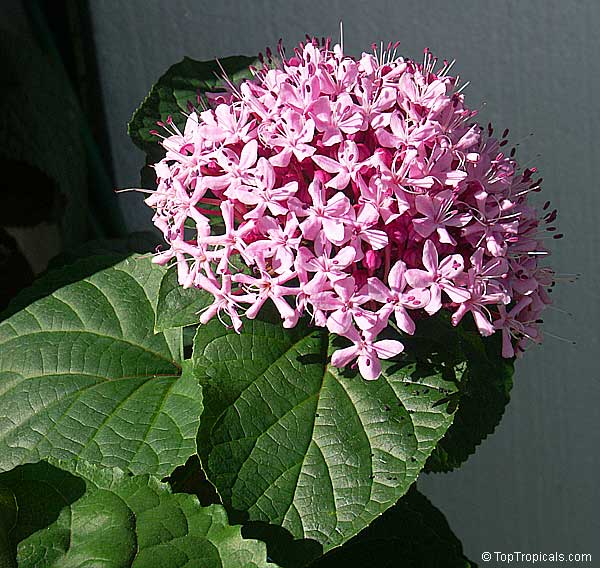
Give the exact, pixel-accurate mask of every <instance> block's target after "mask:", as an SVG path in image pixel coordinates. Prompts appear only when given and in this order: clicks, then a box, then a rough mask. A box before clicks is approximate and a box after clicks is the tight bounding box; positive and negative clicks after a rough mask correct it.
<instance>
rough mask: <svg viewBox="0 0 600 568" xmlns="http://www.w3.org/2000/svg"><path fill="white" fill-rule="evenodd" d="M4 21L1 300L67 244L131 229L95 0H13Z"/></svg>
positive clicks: (0, 40)
mask: <svg viewBox="0 0 600 568" xmlns="http://www.w3.org/2000/svg"><path fill="white" fill-rule="evenodd" d="M0 31H1V32H2V33H1V34H0V65H1V70H2V73H1V74H0V136H2V140H3V144H2V145H1V146H0V165H1V166H2V172H3V175H2V176H1V178H0V179H1V181H0V192H1V193H2V198H3V203H4V207H3V210H2V213H1V214H0V274H2V277H1V278H0V309H1V308H3V307H4V306H6V305H7V303H8V301H9V300H10V299H11V298H12V297H14V295H15V294H16V293H17V292H18V291H19V290H20V289H22V288H23V287H25V286H27V285H29V284H30V283H31V281H32V280H33V278H34V276H35V275H37V274H39V273H40V272H42V271H44V270H45V268H46V266H47V264H48V262H49V261H50V260H51V259H52V258H53V257H54V256H55V255H57V254H58V253H60V252H61V251H65V250H69V249H71V248H73V247H75V246H79V245H81V244H82V243H85V242H87V241H88V240H90V239H98V238H115V237H123V236H124V235H125V234H126V233H125V225H124V222H123V218H122V216H121V212H120V209H119V205H118V203H117V200H116V196H115V194H114V182H113V173H112V165H111V159H110V151H109V146H108V143H107V132H106V126H105V119H104V112H103V105H102V100H101V98H100V95H99V93H100V91H101V90H100V88H99V76H98V71H97V65H96V58H95V49H94V43H93V36H92V33H91V25H90V18H89V10H88V3H87V2H86V1H74V0H51V1H50V0H22V1H21V2H14V4H12V5H11V7H10V10H8V9H7V11H6V14H5V15H4V18H3V19H2V22H0Z"/></svg>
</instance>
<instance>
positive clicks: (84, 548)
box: [0, 461, 274, 568]
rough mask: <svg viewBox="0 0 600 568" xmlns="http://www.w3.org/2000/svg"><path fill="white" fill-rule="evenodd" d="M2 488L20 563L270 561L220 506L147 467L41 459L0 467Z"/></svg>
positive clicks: (63, 566)
mask: <svg viewBox="0 0 600 568" xmlns="http://www.w3.org/2000/svg"><path fill="white" fill-rule="evenodd" d="M59 468H60V469H59ZM0 488H2V489H3V490H4V492H5V493H6V492H10V493H12V495H13V502H15V503H16V504H17V507H18V513H17V516H16V522H15V523H14V526H13V528H12V530H11V531H10V537H11V540H12V545H13V547H15V545H16V549H17V559H18V563H19V566H20V567H22V568H29V567H31V568H46V567H56V568H59V567H60V568H68V567H71V566H72V567H75V566H102V567H109V566H110V567H111V568H117V567H119V568H120V567H127V566H132V567H134V568H153V567H156V568H182V567H186V566H189V567H190V568H191V567H193V566H206V567H209V568H213V567H214V568H218V567H237V566H239V567H242V566H243V567H248V568H252V567H254V568H262V567H269V566H272V567H274V565H273V564H269V563H267V561H266V549H265V545H264V544H263V543H259V542H257V541H252V540H244V539H242V537H241V534H240V527H234V526H230V525H229V523H228V521H227V515H226V513H225V510H224V509H223V507H221V506H218V505H212V506H210V507H201V506H200V504H199V503H198V500H197V499H196V498H195V497H193V496H191V495H173V494H172V493H171V492H170V490H169V488H168V485H166V484H163V483H160V482H159V481H158V480H157V479H156V478H154V477H151V476H148V475H144V476H136V477H130V476H127V475H126V474H124V473H123V472H122V471H120V470H118V469H104V468H98V467H96V466H93V465H91V464H87V463H85V462H60V461H52V464H48V463H45V462H40V463H36V464H33V465H31V464H29V465H25V466H21V467H18V468H17V469H15V470H12V471H10V472H9V473H5V474H3V475H1V476H0ZM0 494H1V493H0Z"/></svg>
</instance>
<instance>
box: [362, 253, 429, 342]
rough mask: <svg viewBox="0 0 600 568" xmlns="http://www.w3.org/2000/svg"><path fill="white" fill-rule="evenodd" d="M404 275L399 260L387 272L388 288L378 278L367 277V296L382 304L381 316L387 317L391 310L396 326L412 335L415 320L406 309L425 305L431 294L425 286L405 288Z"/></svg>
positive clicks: (404, 272) (402, 263) (403, 268)
mask: <svg viewBox="0 0 600 568" xmlns="http://www.w3.org/2000/svg"><path fill="white" fill-rule="evenodd" d="M405 275H406V264H404V262H402V261H401V260H399V261H398V262H396V264H394V266H393V267H392V269H391V270H390V273H389V274H388V278H387V281H388V286H389V288H388V287H387V286H385V284H383V282H381V280H379V278H369V296H370V297H371V298H373V299H374V300H377V301H378V302H381V303H382V304H383V307H382V308H381V312H382V316H383V317H389V315H390V314H391V313H392V312H393V313H394V316H395V318H396V324H397V326H398V327H399V328H400V329H401V330H402V331H404V332H405V333H408V334H409V335H413V334H414V332H415V322H414V321H413V320H412V318H411V317H410V316H409V315H408V311H407V310H418V309H420V308H425V307H427V306H428V305H429V303H430V302H431V294H430V292H429V290H427V289H426V288H407V282H406V278H405Z"/></svg>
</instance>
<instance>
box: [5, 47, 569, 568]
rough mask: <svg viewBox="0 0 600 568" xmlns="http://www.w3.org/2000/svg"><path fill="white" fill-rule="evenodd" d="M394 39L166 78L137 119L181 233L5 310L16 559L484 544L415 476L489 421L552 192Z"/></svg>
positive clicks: (164, 208) (60, 276)
mask: <svg viewBox="0 0 600 568" xmlns="http://www.w3.org/2000/svg"><path fill="white" fill-rule="evenodd" d="M395 48H396V46H390V47H388V49H387V50H384V49H376V48H374V49H373V53H372V54H369V53H363V54H362V56H361V57H360V58H359V59H354V58H351V57H349V56H348V55H346V54H344V53H343V50H342V48H341V47H340V46H334V47H332V46H331V44H330V42H329V41H328V40H326V41H321V42H319V41H317V40H314V39H308V40H307V41H306V42H305V43H304V44H301V45H299V46H298V47H297V48H295V49H294V51H293V53H292V54H290V55H286V53H285V51H284V50H283V48H281V47H280V48H279V50H278V53H277V55H276V56H273V54H271V53H270V52H267V56H266V58H263V57H262V56H261V57H259V58H258V60H254V59H251V58H245V57H230V58H225V59H223V60H221V61H220V62H195V61H193V60H190V59H184V60H183V61H182V62H181V63H179V64H177V65H175V66H173V67H172V68H171V69H170V70H169V71H168V72H167V73H166V74H165V75H164V76H163V77H162V78H161V79H160V80H159V82H158V83H157V84H156V85H155V87H154V88H153V89H152V91H151V92H150V94H149V96H148V97H147V98H146V100H145V101H144V102H143V104H142V106H141V107H140V108H139V109H138V111H137V112H136V113H135V115H134V117H133V120H132V122H131V124H130V134H131V136H132V139H133V140H134V142H135V143H136V144H137V145H138V146H140V147H141V148H142V149H144V150H145V151H146V153H147V155H148V164H149V165H150V166H151V167H150V168H147V169H146V171H145V174H146V175H145V176H144V177H145V178H146V179H147V181H146V185H147V186H148V187H147V189H145V190H141V191H147V192H148V193H149V195H148V196H147V199H146V203H147V204H148V205H149V206H150V207H152V209H153V210H154V224H155V225H156V227H157V228H158V229H159V230H160V231H161V233H162V236H163V237H164V241H165V245H164V246H161V247H159V248H158V249H157V251H156V252H155V254H152V255H145V256H143V255H142V256H140V255H131V256H129V257H127V258H125V259H124V258H123V256H124V255H123V254H122V250H123V247H124V245H123V243H118V247H119V249H118V250H121V253H120V254H115V253H113V252H111V250H112V248H113V245H110V244H106V243H105V244H102V245H99V247H98V248H99V250H100V251H101V252H102V254H100V255H95V256H92V257H89V258H84V259H80V260H78V261H76V262H75V263H74V264H72V265H69V266H68V267H64V268H60V269H56V270H53V271H50V272H49V273H48V274H47V275H46V276H45V277H44V278H42V279H41V280H40V281H39V283H38V284H37V285H36V286H34V287H33V288H32V289H31V290H30V291H28V292H25V293H23V294H22V295H21V296H20V297H19V298H17V300H15V301H14V302H13V304H12V305H11V307H10V308H9V312H8V314H7V316H6V318H5V320H4V321H3V322H2V323H1V324H0V346H1V349H2V351H1V352H0V381H1V382H0V385H1V388H0V407H1V408H2V412H1V413H0V466H1V468H2V471H4V472H5V473H2V474H1V475H0V497H1V499H0V508H1V510H2V517H1V521H0V542H2V544H3V546H4V548H5V550H6V552H5V553H4V557H2V559H3V560H4V559H6V560H5V563H6V564H7V565H8V566H10V565H15V563H16V561H15V558H17V559H18V562H19V565H23V566H32V567H34V566H35V567H38V566H67V565H68V566H70V565H77V566H79V565H82V564H83V563H84V562H86V561H87V562H95V563H97V564H98V565H111V566H141V567H145V566H157V567H171V566H209V567H212V566H244V567H245V566H267V565H271V566H275V565H279V566H304V565H308V564H311V565H313V566H324V567H325V566H336V565H344V566H359V565H360V566H363V565H365V564H366V563H368V564H369V565H371V564H373V563H382V564H383V565H387V564H386V563H389V562H391V561H392V560H393V562H394V563H395V564H398V563H402V562H404V563H405V565H410V566H444V567H448V566H470V565H471V564H470V563H469V561H468V560H467V559H466V558H465V557H464V556H463V553H462V547H461V545H460V543H459V542H458V540H457V539H456V537H454V535H453V534H452V533H451V531H450V529H449V527H448V525H447V524H446V522H445V520H444V518H443V516H442V515H441V513H439V512H438V511H436V509H435V508H434V507H433V506H432V505H431V504H430V503H429V502H428V501H427V500H426V499H425V498H424V497H423V496H421V495H420V494H419V493H418V492H417V491H416V489H415V488H414V486H413V484H414V482H415V480H416V479H417V476H418V475H419V473H420V472H421V471H423V470H425V471H428V472H434V471H449V470H451V469H453V468H455V467H458V466H459V465H460V464H461V463H462V462H463V461H464V460H465V459H467V457H468V456H469V455H470V454H471V453H472V452H473V451H474V450H475V448H476V446H477V445H478V444H479V443H480V442H481V441H482V440H483V439H484V438H485V437H486V436H487V435H488V434H489V433H491V432H492V431H493V430H494V428H495V426H496V424H497V423H498V421H499V420H500V418H501V415H502V413H503V410H504V406H505V405H506V403H507V402H508V393H509V391H510V386H511V381H512V370H513V358H514V356H515V355H517V356H518V355H520V354H522V353H523V351H524V349H525V348H526V347H527V346H528V345H529V344H530V343H538V342H540V341H541V332H540V330H539V323H540V315H541V313H542V311H543V309H544V307H545V306H546V305H547V304H549V303H550V300H549V296H548V289H549V288H550V287H551V286H552V284H553V279H554V278H553V272H552V270H551V269H549V268H545V267H542V266H541V265H540V264H539V261H540V259H543V257H544V256H545V255H546V254H547V250H546V248H545V247H544V245H543V244H542V243H543V241H542V235H541V232H542V229H543V228H545V229H547V230H548V231H554V230H555V227H554V226H552V224H553V222H554V219H555V217H556V213H555V212H554V211H549V210H548V204H546V205H544V207H543V209H542V212H541V213H540V212H539V211H538V210H537V209H536V208H535V207H534V205H533V203H531V201H530V199H529V197H530V194H531V193H534V192H537V191H539V189H540V180H536V179H534V174H535V169H534V168H530V169H525V170H520V169H519V168H518V165H517V163H516V161H515V159H514V150H513V151H510V152H509V153H506V152H505V149H504V147H505V146H506V144H507V139H506V136H507V131H505V132H504V133H503V135H502V137H501V138H500V139H497V138H495V137H494V136H493V130H492V128H491V126H488V128H487V130H484V129H483V128H482V127H480V126H479V125H478V124H477V123H476V122H474V116H475V112H474V111H472V110H470V109H469V108H468V107H467V106H466V105H465V99H464V94H463V92H462V90H463V89H462V88H461V87H460V86H459V81H458V78H457V77H455V76H452V75H451V74H450V72H451V67H452V64H449V63H448V62H443V63H442V64H438V61H437V59H435V58H434V57H433V56H432V55H431V54H430V53H429V52H428V51H425V55H424V60H423V62H422V63H417V62H415V61H411V60H408V59H404V58H401V57H397V56H396V51H395ZM157 125H158V127H159V128H160V130H156V128H157ZM157 137H158V138H157ZM148 171H150V172H151V173H152V174H153V175H152V176H151V177H150V176H148V175H147V174H148ZM544 225H545V227H544ZM557 236H559V235H557ZM92 248H93V247H92ZM150 257H151V258H150ZM40 500H41V503H40ZM40 511H43V514H41V515H40V514H39V512H40ZM230 523H231V524H230ZM42 529H43V530H42ZM69 535H72V537H69ZM117 543H118V545H117Z"/></svg>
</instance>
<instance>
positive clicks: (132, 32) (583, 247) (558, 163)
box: [90, 0, 600, 566]
mask: <svg viewBox="0 0 600 568" xmlns="http://www.w3.org/2000/svg"><path fill="white" fill-rule="evenodd" d="M90 4H91V10H92V17H93V26H94V34H95V41H96V44H97V49H98V57H99V65H100V73H101V80H102V85H103V96H104V101H105V105H106V114H107V117H108V121H109V129H110V137H111V145H112V154H113V159H114V162H115V168H116V173H117V182H118V185H119V186H120V187H132V186H133V187H135V186H137V184H138V183H139V177H138V171H139V168H140V167H141V165H142V163H143V156H142V154H141V153H140V152H139V151H138V150H136V149H135V147H134V146H133V145H132V144H131V143H130V142H129V140H128V138H127V134H126V123H127V121H128V119H129V117H130V116H131V113H132V112H133V110H134V109H135V107H136V106H137V105H138V104H139V102H140V101H141V100H142V98H143V97H144V96H145V94H146V93H147V92H148V90H149V89H150V87H151V85H152V83H153V82H154V81H155V80H156V79H157V78H158V77H159V75H161V74H162V73H163V72H164V71H165V70H166V69H167V67H168V66H169V65H171V64H172V63H174V62H176V61H178V60H180V59H181V58H182V57H183V56H184V55H189V56H191V57H194V58H197V59H208V58H213V57H215V56H225V55H229V54H237V53H243V54H254V53H256V52H258V51H260V50H263V49H264V47H265V46H266V45H271V46H274V45H275V44H276V42H277V40H278V38H279V37H283V38H284V39H285V41H286V44H287V45H288V46H291V45H293V44H294V43H296V42H298V41H299V40H301V39H302V38H303V36H304V34H305V33H310V34H312V35H319V36H321V35H332V36H334V37H337V36H338V27H339V21H340V20H343V21H344V36H345V37H344V41H345V46H346V51H348V52H350V53H353V54H356V55H358V54H360V52H361V51H362V50H363V49H365V50H368V49H369V46H370V45H371V43H372V42H373V41H377V40H380V39H382V40H385V41H388V40H396V39H399V40H400V41H401V50H402V51H403V53H404V54H405V55H409V56H412V57H420V54H421V52H422V49H423V48H424V47H426V46H427V47H430V48H431V49H432V50H433V51H434V53H436V54H438V55H440V56H442V58H443V57H446V58H448V59H452V58H455V59H456V60H457V64H456V67H455V70H457V71H458V72H459V73H460V74H461V75H462V76H463V77H464V79H465V80H470V81H471V85H470V86H469V87H468V90H467V98H468V101H469V102H470V104H471V106H472V107H474V108H477V107H479V106H480V103H481V102H482V101H484V102H485V103H486V104H485V107H484V108H483V112H482V115H481V120H482V121H485V122H487V121H488V120H491V121H492V122H493V123H494V124H496V125H497V127H498V128H499V129H500V130H502V129H503V128H504V127H510V128H511V141H519V140H521V145H520V150H519V153H518V155H517V156H518V157H519V158H520V160H521V161H522V162H526V161H528V160H530V159H531V160H534V161H535V163H536V165H538V166H539V167H540V169H541V172H542V175H543V176H544V178H545V180H546V181H545V184H544V188H545V197H546V198H548V199H551V200H552V201H553V203H554V204H555V205H556V206H557V207H558V208H559V210H560V228H561V230H562V231H563V232H564V233H565V234H566V235H567V238H566V239H564V240H563V241H558V242H557V241H554V243H555V246H554V251H555V255H554V257H553V264H554V266H555V267H556V268H557V270H558V271H559V272H582V273H583V276H582V277H581V279H580V280H579V281H578V282H576V283H575V284H564V285H562V286H560V287H559V288H558V290H557V291H556V294H555V301H556V305H557V306H558V307H560V308H561V309H563V310H566V311H568V312H571V313H572V316H568V315H567V314H565V313H563V312H560V311H557V310H552V311H551V313H550V314H549V315H548V316H547V317H546V322H547V324H546V330H548V331H549V332H552V333H555V334H558V335H561V336H564V337H566V338H569V339H570V340H575V341H577V345H576V346H575V347H573V346H571V345H570V344H568V343H564V342H561V341H558V340H554V339H552V338H550V337H548V338H547V340H546V343H545V344H544V345H543V347H541V348H537V349H533V350H532V351H531V352H529V353H528V354H527V357H526V358H525V359H524V360H523V361H521V362H520V363H519V364H518V367H517V376H516V385H515V388H514V390H513V395H512V398H513V400H512V402H511V404H510V406H509V408H508V410H507V413H506V415H505V417H504V420H503V421H502V423H501V425H500V426H499V428H498V429H497V431H496V432H495V433H494V435H493V436H491V437H490V438H489V439H488V440H486V441H485V443H484V444H483V445H482V446H481V447H480V448H479V450H478V452H477V454H476V455H475V456H473V457H472V458H471V459H470V460H469V461H468V463H467V464H466V465H465V466H464V467H463V468H462V469H460V470H459V471H457V472H455V473H451V474H446V475H437V476H424V477H423V478H422V479H421V480H420V481H419V485H420V487H421V489H422V490H423V491H424V492H425V493H426V494H427V495H428V496H430V498H431V499H432V501H433V502H434V503H435V504H436V505H437V506H438V507H439V508H440V509H441V510H442V511H444V513H445V514H446V516H447V518H448V520H449V522H450V524H451V526H452V527H453V529H454V530H455V532H456V533H457V535H458V536H459V537H460V538H461V539H462V540H463V542H464V545H465V549H466V553H467V555H469V556H470V557H472V558H473V559H474V560H479V558H480V557H481V553H482V552H483V551H487V550H490V551H505V552H507V551H514V550H520V551H529V552H535V551H544V552H551V551H563V552H590V553H593V554H594V556H595V561H594V563H593V564H592V565H594V566H600V543H599V542H598V538H597V537H598V536H599V535H600V515H599V513H598V509H599V506H600V499H599V489H598V484H597V481H598V466H599V465H600V464H599V458H598V448H599V446H600V430H599V428H598V422H599V418H600V411H599V406H600V383H599V381H598V372H597V359H598V354H599V351H600V345H599V335H600V334H599V328H598V320H599V316H600V302H599V292H598V290H599V289H600V288H599V286H598V284H599V279H600V277H599V271H598V260H597V250H598V246H599V245H600V238H599V233H598V222H597V217H598V214H599V211H600V188H599V187H598V177H599V176H598V174H599V173H600V172H599V168H598V163H599V162H600V155H599V152H598V147H599V145H598V143H597V133H598V130H599V127H600V121H599V120H598V118H599V116H600V113H599V110H598V106H597V93H598V92H599V89H600V39H599V35H598V33H597V28H598V26H599V25H600V1H598V0H595V1H594V0H588V1H579V0H526V1H524V0H519V1H516V0H515V1H513V0H495V1H491V0H480V1H475V0H469V1H465V0H462V1H455V2H449V1H447V0H435V1H426V0H394V1H385V0H370V1H368V2H367V1H361V0H346V1H342V0H329V1H328V2H324V1H323V0H317V1H315V0H303V1H302V2H289V1H288V2H284V1H279V2H278V1H274V0H253V1H252V2H248V1H247V2H241V1H240V2H236V1H233V0H221V1H220V2H214V1H198V0H196V1H194V0H171V1H167V0H163V1H160V0H145V1H143V0H127V1H125V0H103V1H100V0H96V1H95V2H90ZM531 132H534V133H535V135H534V136H529V133H531ZM538 153H539V154H541V157H540V158H536V155H537V154H538ZM543 198H544V197H540V199H543ZM122 204H123V208H124V211H125V213H126V215H127V218H128V222H129V224H130V226H131V228H132V229H134V228H146V227H147V223H148V219H149V215H148V213H149V212H148V211H147V210H146V209H145V207H144V205H143V204H142V203H141V199H140V198H138V197H137V196H135V195H133V196H132V195H129V196H124V197H123V201H122ZM554 243H553V244H554Z"/></svg>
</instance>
